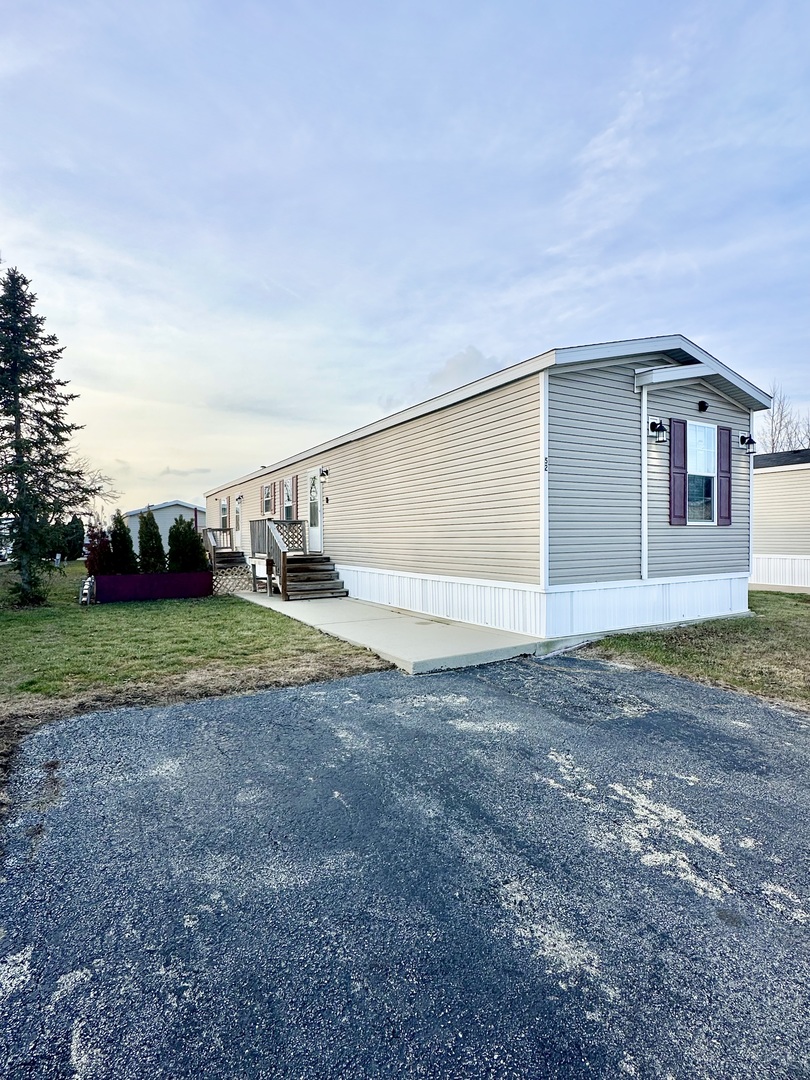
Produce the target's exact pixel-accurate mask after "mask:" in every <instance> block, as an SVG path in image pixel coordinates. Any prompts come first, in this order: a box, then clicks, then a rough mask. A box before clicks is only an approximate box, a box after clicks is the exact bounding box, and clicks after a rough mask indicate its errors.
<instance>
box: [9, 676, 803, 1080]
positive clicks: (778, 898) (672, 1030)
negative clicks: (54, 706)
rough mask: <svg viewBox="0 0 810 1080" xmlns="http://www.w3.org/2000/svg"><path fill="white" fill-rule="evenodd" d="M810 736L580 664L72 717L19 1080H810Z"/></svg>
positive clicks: (28, 935)
mask: <svg viewBox="0 0 810 1080" xmlns="http://www.w3.org/2000/svg"><path fill="white" fill-rule="evenodd" d="M809 748H810V716H808V715H806V714H802V713H799V712H794V711H790V710H788V709H781V708H777V707H771V706H767V705H764V704H762V703H760V702H757V701H756V700H754V699H751V698H748V697H745V696H742V695H737V694H732V693H727V692H724V691H720V690H713V689H709V688H706V687H703V686H698V685H696V684H694V683H690V682H687V681H685V680H679V679H675V678H671V677H668V676H664V675H660V674H657V673H652V672H639V671H633V670H629V669H624V668H621V667H618V666H615V665H607V664H604V663H600V662H596V661H585V660H581V659H577V658H573V657H563V658H556V659H552V660H546V661H539V660H535V659H523V660H517V661H510V662H507V663H501V664H494V665H490V666H487V667H482V668H477V669H472V670H467V671H461V672H447V673H442V674H437V675H430V676H422V677H418V678H409V677H407V676H403V675H401V674H399V673H397V672H381V673H375V674H371V675H365V676H359V677H356V678H351V679H346V680H342V681H338V682H332V683H325V684H318V685H311V686H306V687H297V688H293V689H287V690H277V691H271V692H267V693H260V694H251V695H249V696H244V697H236V698H231V699H222V698H219V699H216V700H208V701H202V702H194V703H190V704H185V705H175V706H171V707H164V708H149V709H123V710H117V711H114V712H104V713H94V714H90V715H86V716H80V717H74V718H71V719H68V720H64V721H62V722H59V723H56V724H53V725H50V726H48V727H45V728H42V729H40V730H39V731H37V732H35V733H34V734H33V735H31V736H29V737H28V738H27V739H26V741H25V743H24V745H23V748H22V750H21V752H20V754H19V757H18V759H17V764H16V768H15V771H14V774H13V776H12V784H11V793H12V796H13V799H14V804H13V807H12V813H11V815H10V816H9V818H8V819H7V820H6V822H5V825H4V827H3V831H2V834H1V835H0V840H2V845H3V848H4V852H5V854H4V859H3V862H2V864H0V1070H2V1074H3V1075H4V1076H5V1077H7V1078H13V1080H16V1078H23V1077H24V1078H29V1077H36V1078H43V1080H50V1078H62V1077H78V1078H82V1080H84V1078H105V1080H106V1078H110V1080H113V1078H114V1080H135V1078H147V1077H148V1078H150V1080H152V1078H163V1077H166V1078H172V1080H179V1078H186V1077H189V1078H190V1077H194V1078H216V1077H245V1078H253V1077H257V1078H258V1077H296V1078H330V1077H347V1078H362V1077H431V1078H432V1077H435V1078H462V1077H464V1078H478V1077H491V1078H529V1077H560V1078H563V1077H564V1078H579V1077H618V1078H623V1077H651V1078H653V1077H654V1078H662V1080H669V1078H676V1080H681V1078H690V1080H691V1078H694V1077H708V1078H715V1077H722V1078H726V1077H727V1078H729V1080H731V1078H734V1080H740V1078H748V1077H750V1078H757V1080H770V1078H775V1080H776V1078H792V1080H798V1078H802V1077H805V1078H806V1077H808V1076H810V1049H809V1048H810V959H809V954H808V938H809V937H810V860H808V821H809V820H810V815H808V804H809V803H810V798H808V785H807V775H808V774H807V765H808V756H810V755H808V749H809Z"/></svg>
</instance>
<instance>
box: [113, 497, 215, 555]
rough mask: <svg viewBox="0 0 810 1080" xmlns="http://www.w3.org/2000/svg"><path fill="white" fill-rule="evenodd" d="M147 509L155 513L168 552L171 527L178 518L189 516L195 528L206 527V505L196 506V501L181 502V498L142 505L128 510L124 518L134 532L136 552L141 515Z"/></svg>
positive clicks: (136, 549) (133, 538)
mask: <svg viewBox="0 0 810 1080" xmlns="http://www.w3.org/2000/svg"><path fill="white" fill-rule="evenodd" d="M147 510H151V511H152V513H153V514H154V515H155V521H156V522H157V526H158V528H159V529H160V535H161V537H162V539H163V547H164V550H165V551H167V552H168V550H169V529H170V528H171V527H172V525H174V523H175V521H176V520H177V518H179V517H182V518H188V519H189V521H193V522H194V528H195V529H203V528H205V507H204V506H195V505H194V503H188V502H181V500H179V499H175V500H174V501H173V502H162V503H152V504H151V505H149V506H142V507H141V508H140V509H139V510H127V512H126V513H125V514H124V515H123V518H124V521H125V522H126V523H127V527H128V528H129V531H130V532H131V533H132V541H133V543H134V545H135V551H136V552H137V551H138V528H139V526H140V517H141V514H145V513H146V511H147Z"/></svg>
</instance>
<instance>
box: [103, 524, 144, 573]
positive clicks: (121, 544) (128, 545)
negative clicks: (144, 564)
mask: <svg viewBox="0 0 810 1080" xmlns="http://www.w3.org/2000/svg"><path fill="white" fill-rule="evenodd" d="M110 545H111V547H112V566H113V568H112V573H113V574H137V573H138V560H137V559H136V558H135V548H134V547H133V546H132V533H131V532H130V531H129V526H128V525H127V523H126V522H125V521H124V516H123V514H122V513H121V511H120V510H116V511H115V513H114V514H113V519H112V524H111V525H110Z"/></svg>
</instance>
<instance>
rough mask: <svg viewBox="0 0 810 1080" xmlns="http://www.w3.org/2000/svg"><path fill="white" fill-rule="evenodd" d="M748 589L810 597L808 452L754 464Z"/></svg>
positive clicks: (768, 456)
mask: <svg viewBox="0 0 810 1080" xmlns="http://www.w3.org/2000/svg"><path fill="white" fill-rule="evenodd" d="M751 585H752V587H753V588H756V589H775V590H777V591H781V592H810V449H804V450H789V451H787V452H785V453H781V454H757V455H756V457H755V458H754V558H753V562H752V567H751Z"/></svg>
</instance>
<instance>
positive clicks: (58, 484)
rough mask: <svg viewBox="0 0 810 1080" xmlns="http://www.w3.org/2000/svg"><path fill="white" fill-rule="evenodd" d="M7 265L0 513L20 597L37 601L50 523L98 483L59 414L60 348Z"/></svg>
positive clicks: (2, 281)
mask: <svg viewBox="0 0 810 1080" xmlns="http://www.w3.org/2000/svg"><path fill="white" fill-rule="evenodd" d="M29 285H30V282H29V281H28V279H27V278H26V277H25V276H24V275H23V274H21V273H20V272H19V271H18V270H16V269H15V268H13V267H12V268H11V269H10V270H8V271H7V272H6V273H5V274H4V275H3V276H2V277H0V517H7V518H9V519H10V520H11V526H10V535H11V550H12V555H13V557H14V559H15V561H16V563H17V569H18V571H19V584H17V585H16V586H15V587H14V590H13V591H14V592H15V593H16V596H17V600H18V602H19V603H21V604H39V603H43V602H44V600H45V591H44V575H45V573H46V572H47V570H48V564H47V563H46V562H45V561H44V558H45V556H46V554H47V550H48V548H49V546H50V545H51V544H52V540H53V533H52V532H51V526H52V525H53V524H54V523H55V522H58V521H60V520H61V519H62V518H63V516H64V514H65V513H66V512H70V511H73V510H77V509H81V508H83V507H84V506H86V505H87V503H88V502H89V501H90V500H91V499H92V498H93V497H94V496H95V495H100V494H102V492H103V489H104V486H105V485H104V481H103V478H102V477H100V476H98V475H97V474H92V473H90V472H89V471H88V468H87V465H86V464H85V463H84V462H82V461H80V460H78V459H77V458H76V457H75V454H74V452H73V450H72V447H71V439H72V437H73V434H74V433H75V432H76V431H77V430H79V428H78V425H76V424H71V423H69V422H68V420H67V418H66V410H67V407H68V405H69V404H70V402H71V401H73V400H74V399H75V397H76V394H69V393H67V392H66V391H65V387H66V386H67V383H66V382H65V381H64V380H62V379H57V378H56V375H55V366H56V362H57V361H58V360H59V359H60V357H61V356H62V353H63V352H64V349H63V348H62V347H61V346H60V345H59V342H58V340H57V338H56V337H55V336H54V335H53V334H46V333H45V331H44V326H45V319H44V318H43V316H41V315H36V314H35V313H34V305H35V303H36V296H35V295H34V294H33V293H32V292H31V291H30V288H29Z"/></svg>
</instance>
